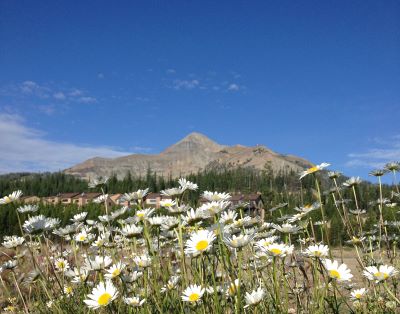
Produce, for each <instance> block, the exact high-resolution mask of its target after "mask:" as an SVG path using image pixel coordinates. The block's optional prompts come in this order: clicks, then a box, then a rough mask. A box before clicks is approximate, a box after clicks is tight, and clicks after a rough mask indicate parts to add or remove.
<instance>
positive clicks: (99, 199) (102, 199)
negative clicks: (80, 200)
mask: <svg viewBox="0 0 400 314" xmlns="http://www.w3.org/2000/svg"><path fill="white" fill-rule="evenodd" d="M107 199H108V194H102V195H100V196H98V197H96V198H95V199H94V200H93V203H97V204H100V203H104V202H105V201H106V200H107Z"/></svg>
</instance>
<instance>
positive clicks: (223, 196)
mask: <svg viewBox="0 0 400 314" xmlns="http://www.w3.org/2000/svg"><path fill="white" fill-rule="evenodd" d="M201 196H202V197H203V198H205V199H206V200H208V201H210V202H212V201H216V202H218V201H229V199H230V198H231V196H230V195H229V194H228V193H218V192H210V191H204V192H203V194H202V195H201Z"/></svg>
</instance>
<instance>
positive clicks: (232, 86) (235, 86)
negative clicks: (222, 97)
mask: <svg viewBox="0 0 400 314" xmlns="http://www.w3.org/2000/svg"><path fill="white" fill-rule="evenodd" d="M239 89H240V86H239V85H238V84H235V83H231V84H229V86H228V90H229V91H232V92H236V91H238V90H239Z"/></svg>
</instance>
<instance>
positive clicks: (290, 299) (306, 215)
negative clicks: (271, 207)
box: [0, 167, 400, 314]
mask: <svg viewBox="0 0 400 314" xmlns="http://www.w3.org/2000/svg"><path fill="white" fill-rule="evenodd" d="M320 170H321V169H320V168H318V167H314V168H311V169H309V170H308V171H307V172H305V173H304V174H303V175H304V176H313V177H314V178H313V179H314V181H315V187H314V189H313V191H314V193H313V195H314V196H315V199H314V202H313V203H312V204H310V205H307V204H302V203H301V202H300V200H299V203H298V205H297V206H298V207H297V209H296V210H294V209H293V210H292V213H291V215H289V216H288V217H284V216H283V214H280V215H275V216H277V217H276V218H274V220H273V221H271V216H268V217H267V218H266V220H265V221H262V220H261V219H260V217H250V216H248V215H246V212H245V211H244V208H245V207H243V206H233V205H232V204H230V203H229V194H227V193H217V192H215V193H212V192H207V191H205V192H204V193H203V194H202V195H203V197H205V198H208V199H209V203H206V204H204V205H202V206H201V207H199V208H196V209H195V210H194V209H189V208H188V207H187V206H185V204H186V203H187V201H188V196H189V193H192V191H193V190H195V189H196V188H197V187H196V185H195V184H194V183H191V182H188V181H186V180H180V182H179V184H180V186H179V187H177V188H175V189H171V190H165V191H164V194H167V195H170V197H171V199H174V200H175V201H176V203H173V204H172V205H168V206H167V205H166V206H167V207H165V208H163V209H162V211H160V210H151V209H143V208H142V206H141V205H142V203H143V202H142V198H143V196H144V195H145V193H147V191H143V190H139V191H137V192H136V193H132V194H127V195H126V197H127V198H128V200H129V201H130V203H131V205H130V207H129V208H121V209H117V210H114V211H111V209H110V208H107V205H106V203H105V207H104V213H103V214H102V215H101V216H99V217H98V218H97V219H95V220H91V219H88V218H87V217H89V216H86V214H85V213H81V215H74V216H72V214H71V217H70V218H71V221H70V223H69V225H68V226H65V225H63V227H60V221H58V220H57V219H51V218H48V217H45V216H38V215H36V213H35V212H34V211H33V212H29V211H27V212H24V213H21V212H20V211H21V210H18V211H17V215H18V225H19V227H18V228H19V229H20V230H21V235H22V236H21V235H20V236H17V235H16V236H14V237H6V238H5V239H3V248H2V249H1V251H0V253H1V255H0V265H2V266H1V268H0V279H1V281H0V285H1V287H2V289H1V291H0V302H1V308H2V309H3V311H4V312H15V313H77V314H79V313H91V312H99V313H171V312H173V313H397V312H399V310H400V300H399V298H400V292H399V289H398V279H397V270H398V269H399V268H400V259H399V258H398V253H397V251H398V243H397V242H398V241H397V232H398V228H399V227H398V225H397V220H396V217H398V215H397V214H396V212H397V211H398V207H397V205H396V204H395V202H397V201H398V198H399V196H400V194H398V186H397V185H396V184H394V185H393V186H392V189H393V193H391V195H383V192H382V189H381V184H380V177H379V176H378V179H379V180H378V185H377V186H376V188H377V191H378V193H379V199H378V201H377V202H376V204H375V205H374V208H375V210H376V214H377V223H376V225H375V226H372V227H371V228H367V226H365V225H364V223H363V219H362V213H356V214H351V213H350V210H354V209H359V205H358V204H359V203H360V201H362V200H360V199H357V197H358V196H357V193H356V184H357V183H354V180H353V181H351V180H349V181H348V183H349V184H350V183H351V185H350V187H349V189H350V191H351V192H353V193H351V194H352V195H354V199H353V203H351V205H348V202H345V201H344V199H343V192H342V191H343V190H342V188H341V187H339V186H338V184H337V182H336V180H335V179H336V177H335V176H333V175H331V177H333V178H332V187H333V190H332V191H331V195H332V197H333V198H334V200H336V201H339V202H337V203H336V210H337V211H338V214H339V216H340V219H341V220H340V221H341V222H340V223H341V226H342V228H343V229H344V230H345V232H346V235H347V238H348V239H353V238H357V239H360V241H358V242H357V243H356V242H355V241H353V242H351V241H350V242H348V243H346V244H343V245H341V246H339V247H338V246H336V247H334V246H332V245H331V244H330V243H329V236H328V235H329V234H330V233H331V232H332V230H331V229H330V224H329V223H328V222H324V218H325V217H326V216H325V215H326V213H325V212H324V211H325V209H324V199H323V197H322V193H323V191H321V188H320V183H319V174H320ZM393 174H396V171H394V172H393ZM353 183H354V184H353ZM97 184H100V185H105V184H107V183H106V182H97ZM15 195H17V194H15ZM15 195H14V196H15ZM386 198H388V199H389V198H390V200H389V201H390V202H389V201H386V200H385V199H386ZM1 200H2V201H0V203H1V202H3V203H5V202H7V203H12V202H17V201H18V197H17V196H15V197H13V196H9V197H4V198H3V199H1ZM388 204H389V205H390V206H388ZM386 207H389V212H390V215H388V216H385V213H386V212H387V210H386V209H385V208H386ZM0 209H1V207H0ZM278 212H279V209H278ZM315 212H319V213H320V217H321V218H322V223H317V222H316V221H315V220H313V218H312V217H314V216H313V213H315ZM161 213H163V214H161ZM396 215H397V216H396ZM280 218H284V219H280ZM288 221H291V223H288ZM373 267H377V268H376V269H375V268H373ZM360 289H363V290H360Z"/></svg>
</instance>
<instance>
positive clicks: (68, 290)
mask: <svg viewBox="0 0 400 314" xmlns="http://www.w3.org/2000/svg"><path fill="white" fill-rule="evenodd" d="M64 293H65V295H66V296H67V297H69V296H71V295H73V294H74V287H72V286H64Z"/></svg>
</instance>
